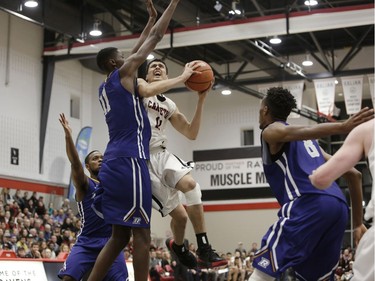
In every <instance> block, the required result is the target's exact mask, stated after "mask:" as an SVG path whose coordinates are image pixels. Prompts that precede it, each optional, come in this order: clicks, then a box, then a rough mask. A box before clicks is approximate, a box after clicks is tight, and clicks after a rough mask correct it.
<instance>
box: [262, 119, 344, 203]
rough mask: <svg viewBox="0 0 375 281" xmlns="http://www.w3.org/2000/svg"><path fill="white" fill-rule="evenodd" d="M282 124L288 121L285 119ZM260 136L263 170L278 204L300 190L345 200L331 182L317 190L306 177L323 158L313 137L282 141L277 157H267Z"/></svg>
mask: <svg viewBox="0 0 375 281" xmlns="http://www.w3.org/2000/svg"><path fill="white" fill-rule="evenodd" d="M285 125H286V126H287V125H288V124H286V123H285ZM261 140H262V160H263V169H264V173H265V176H266V178H267V181H268V183H269V185H270V187H271V189H272V191H273V193H274V194H275V197H276V199H277V201H278V202H279V204H280V205H281V206H282V205H284V204H285V203H287V202H289V201H292V200H293V199H295V198H298V197H300V196H301V195H303V194H326V195H332V196H335V197H337V198H339V199H341V200H343V201H344V202H346V199H345V197H344V195H343V193H342V191H341V190H340V188H339V186H338V185H337V184H336V183H335V182H333V183H332V185H331V186H330V187H329V188H327V189H325V190H319V189H317V188H315V187H314V186H313V185H312V184H311V182H310V180H309V175H311V174H312V171H313V170H316V169H317V168H318V167H319V166H321V165H322V164H323V163H324V162H325V159H324V157H323V155H322V153H321V150H320V147H319V145H318V143H317V141H315V140H304V141H292V142H289V143H285V144H284V147H283V149H282V151H281V152H280V153H279V154H278V157H277V159H271V158H272V156H271V154H270V152H269V149H268V144H267V143H266V142H265V141H264V140H263V138H261Z"/></svg>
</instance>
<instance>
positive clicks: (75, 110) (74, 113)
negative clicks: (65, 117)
mask: <svg viewBox="0 0 375 281" xmlns="http://www.w3.org/2000/svg"><path fill="white" fill-rule="evenodd" d="M80 104H81V100H80V98H79V97H78V96H71V97H70V117H72V118H76V119H79V117H80V108H81V107H80Z"/></svg>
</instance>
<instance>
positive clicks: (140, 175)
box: [94, 157, 152, 228]
mask: <svg viewBox="0 0 375 281" xmlns="http://www.w3.org/2000/svg"><path fill="white" fill-rule="evenodd" d="M146 161H147V160H145V159H139V158H126V157H119V158H113V159H109V160H104V161H103V163H102V167H101V168H100V172H99V179H100V184H99V188H100V189H102V194H100V196H96V197H95V199H94V209H96V210H98V209H100V210H101V211H102V214H103V217H104V220H105V222H106V223H108V224H115V225H123V226H129V227H143V228H149V227H150V219H151V200H152V193H151V180H150V174H149V172H148V167H147V162H146ZM97 206H100V207H97Z"/></svg>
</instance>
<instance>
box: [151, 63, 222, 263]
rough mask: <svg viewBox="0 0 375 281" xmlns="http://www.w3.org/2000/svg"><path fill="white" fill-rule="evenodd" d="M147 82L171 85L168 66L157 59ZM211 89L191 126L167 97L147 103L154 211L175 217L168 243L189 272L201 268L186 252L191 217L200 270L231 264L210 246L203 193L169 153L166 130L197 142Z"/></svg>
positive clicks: (182, 163)
mask: <svg viewBox="0 0 375 281" xmlns="http://www.w3.org/2000/svg"><path fill="white" fill-rule="evenodd" d="M146 71H147V74H146V75H147V76H146V80H147V82H148V83H151V85H152V84H154V83H158V82H160V81H168V69H167V66H166V65H165V63H164V62H163V61H161V60H159V59H154V60H152V61H150V62H149V63H148V66H147V70H146ZM210 89H211V87H210V88H209V89H207V90H206V91H204V92H202V93H198V104H197V108H196V111H195V114H194V117H193V119H192V121H191V122H189V121H188V120H187V119H186V117H185V115H184V114H182V113H181V112H180V111H179V110H178V108H177V106H176V104H175V103H174V102H173V101H172V100H171V99H169V98H168V97H166V96H164V95H157V96H153V97H149V98H147V99H145V100H144V104H145V107H146V109H147V112H148V118H149V120H150V124H151V131H152V135H151V141H150V162H149V170H150V175H151V185H152V195H153V207H154V208H155V209H156V210H158V211H159V212H160V213H161V215H162V216H163V217H164V216H167V215H168V214H169V215H170V216H171V217H172V220H171V230H172V232H173V236H174V239H170V240H167V247H168V248H169V249H170V250H173V251H174V252H175V253H176V255H177V256H178V258H179V260H180V262H181V263H182V264H184V265H185V266H187V267H189V268H194V267H196V266H197V261H196V258H195V257H194V255H193V254H192V253H190V251H189V250H188V249H187V248H186V246H185V244H184V243H183V242H184V236H185V227H186V222H187V217H188V216H189V218H190V220H191V222H192V224H193V227H194V231H195V234H196V238H197V243H198V249H197V254H198V266H199V267H218V266H222V265H226V264H227V261H226V260H225V259H222V258H221V257H219V255H218V254H217V253H216V252H214V251H213V250H212V248H211V245H210V244H209V242H208V237H207V233H206V226H205V221H204V214H203V205H202V201H201V190H200V186H199V184H198V183H197V182H195V180H194V178H193V177H192V175H191V173H190V171H191V170H192V167H191V166H189V165H188V164H187V163H186V162H185V161H183V160H181V159H179V158H178V157H177V156H175V155H174V154H172V153H170V152H169V151H168V150H167V141H168V140H167V138H166V135H165V128H166V126H167V124H168V121H169V122H170V123H171V124H172V126H173V127H174V128H175V129H176V130H177V131H178V132H179V133H181V134H182V135H184V136H185V137H187V138H188V139H190V140H194V139H196V137H197V135H198V132H199V127H200V122H201V116H202V110H203V105H204V101H205V99H206V96H207V93H208V92H209V91H210ZM178 191H181V192H183V193H184V195H185V198H186V205H187V208H186V210H187V213H186V210H185V208H184V207H183V206H182V204H181V202H180V199H179V195H178Z"/></svg>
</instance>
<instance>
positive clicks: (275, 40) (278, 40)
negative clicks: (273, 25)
mask: <svg viewBox="0 0 375 281" xmlns="http://www.w3.org/2000/svg"><path fill="white" fill-rule="evenodd" d="M270 43H271V44H280V43H281V39H280V38H279V37H278V36H277V35H275V36H273V37H272V38H271V39H270Z"/></svg>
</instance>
